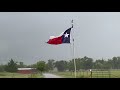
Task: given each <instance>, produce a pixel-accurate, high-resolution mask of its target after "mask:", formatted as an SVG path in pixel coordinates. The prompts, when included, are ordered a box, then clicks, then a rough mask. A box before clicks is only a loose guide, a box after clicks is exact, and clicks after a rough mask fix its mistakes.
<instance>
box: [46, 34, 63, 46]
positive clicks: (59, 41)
mask: <svg viewBox="0 0 120 90" xmlns="http://www.w3.org/2000/svg"><path fill="white" fill-rule="evenodd" d="M47 43H48V44H55V45H57V44H62V36H60V37H56V38H53V39H49V41H48V42H47Z"/></svg>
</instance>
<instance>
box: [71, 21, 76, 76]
mask: <svg viewBox="0 0 120 90" xmlns="http://www.w3.org/2000/svg"><path fill="white" fill-rule="evenodd" d="M71 23H72V29H73V20H72V22H71ZM72 31H73V32H74V30H72ZM72 40H73V60H74V69H75V72H74V73H75V78H76V62H75V58H74V53H75V49H74V38H73V36H72Z"/></svg>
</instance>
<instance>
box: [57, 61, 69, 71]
mask: <svg viewBox="0 0 120 90" xmlns="http://www.w3.org/2000/svg"><path fill="white" fill-rule="evenodd" d="M55 67H57V69H58V71H65V70H66V69H67V62H66V61H63V60H61V61H56V63H55Z"/></svg>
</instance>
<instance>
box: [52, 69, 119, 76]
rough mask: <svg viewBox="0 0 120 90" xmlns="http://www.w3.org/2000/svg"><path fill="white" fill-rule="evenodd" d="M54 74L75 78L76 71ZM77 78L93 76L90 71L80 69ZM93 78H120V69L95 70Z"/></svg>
mask: <svg viewBox="0 0 120 90" xmlns="http://www.w3.org/2000/svg"><path fill="white" fill-rule="evenodd" d="M53 74H56V75H59V76H62V77H64V78H74V77H75V76H74V72H54V73H53ZM76 77H77V78H91V72H90V71H79V72H77V75H76ZM92 78H120V70H110V71H93V72H92Z"/></svg>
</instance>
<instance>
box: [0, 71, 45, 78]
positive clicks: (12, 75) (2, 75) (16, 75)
mask: <svg viewBox="0 0 120 90" xmlns="http://www.w3.org/2000/svg"><path fill="white" fill-rule="evenodd" d="M0 78H44V77H43V75H42V74H39V73H37V74H20V73H9V72H0Z"/></svg>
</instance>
